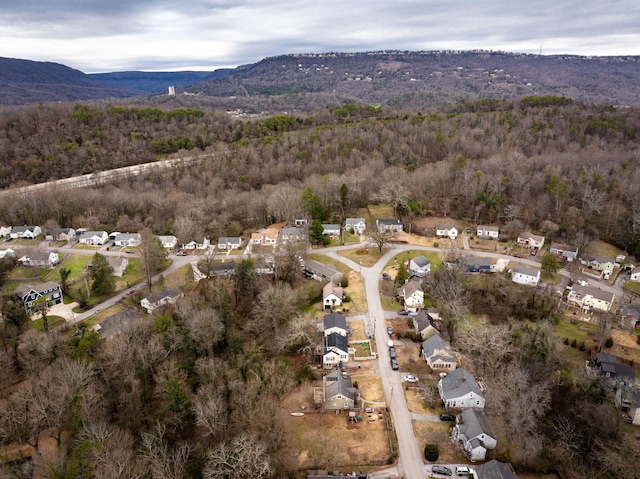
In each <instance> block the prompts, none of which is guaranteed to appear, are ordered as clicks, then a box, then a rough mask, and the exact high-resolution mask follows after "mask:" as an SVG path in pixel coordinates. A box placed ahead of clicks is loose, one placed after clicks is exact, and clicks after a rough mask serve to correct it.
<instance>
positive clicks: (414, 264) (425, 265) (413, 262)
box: [407, 255, 431, 278]
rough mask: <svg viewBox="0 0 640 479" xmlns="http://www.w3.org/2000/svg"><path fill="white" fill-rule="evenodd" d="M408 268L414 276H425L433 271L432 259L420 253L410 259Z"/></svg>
mask: <svg viewBox="0 0 640 479" xmlns="http://www.w3.org/2000/svg"><path fill="white" fill-rule="evenodd" d="M407 270H408V271H409V273H410V274H412V275H414V276H418V277H420V278H424V277H425V276H426V275H427V274H428V273H429V272H430V271H431V261H429V260H428V259H427V258H425V257H424V256H422V255H420V256H418V257H417V258H413V259H410V260H409V264H408V265H407Z"/></svg>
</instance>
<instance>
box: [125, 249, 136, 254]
mask: <svg viewBox="0 0 640 479" xmlns="http://www.w3.org/2000/svg"><path fill="white" fill-rule="evenodd" d="M125 253H127V254H136V252H135V251H131V250H130V249H129V250H127V251H125Z"/></svg>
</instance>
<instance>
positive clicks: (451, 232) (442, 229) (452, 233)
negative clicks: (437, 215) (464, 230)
mask: <svg viewBox="0 0 640 479" xmlns="http://www.w3.org/2000/svg"><path fill="white" fill-rule="evenodd" d="M436 236H438V237H439V238H449V239H452V240H454V239H456V238H457V237H458V228H456V227H455V226H453V225H448V224H439V225H436Z"/></svg>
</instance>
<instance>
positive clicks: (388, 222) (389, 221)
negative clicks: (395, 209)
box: [376, 218, 402, 225]
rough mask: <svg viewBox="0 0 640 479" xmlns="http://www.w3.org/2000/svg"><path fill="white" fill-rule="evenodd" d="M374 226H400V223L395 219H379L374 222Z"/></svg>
mask: <svg viewBox="0 0 640 479" xmlns="http://www.w3.org/2000/svg"><path fill="white" fill-rule="evenodd" d="M376 224H381V225H400V224H402V222H401V221H400V220H397V219H395V218H381V219H379V220H376Z"/></svg>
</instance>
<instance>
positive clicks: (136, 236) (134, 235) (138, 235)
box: [114, 233, 140, 241]
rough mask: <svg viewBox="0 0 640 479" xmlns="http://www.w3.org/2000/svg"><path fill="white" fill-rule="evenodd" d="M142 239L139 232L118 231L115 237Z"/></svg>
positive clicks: (127, 239)
mask: <svg viewBox="0 0 640 479" xmlns="http://www.w3.org/2000/svg"><path fill="white" fill-rule="evenodd" d="M137 239H140V234H139V233H118V234H117V235H116V237H115V239H114V240H115V241H129V240H137Z"/></svg>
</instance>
